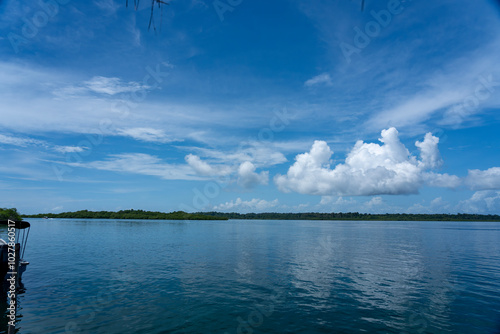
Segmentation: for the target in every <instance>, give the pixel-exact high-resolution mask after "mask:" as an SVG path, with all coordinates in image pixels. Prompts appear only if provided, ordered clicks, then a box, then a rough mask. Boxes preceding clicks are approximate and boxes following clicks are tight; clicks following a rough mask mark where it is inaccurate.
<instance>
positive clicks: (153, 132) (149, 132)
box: [117, 128, 178, 143]
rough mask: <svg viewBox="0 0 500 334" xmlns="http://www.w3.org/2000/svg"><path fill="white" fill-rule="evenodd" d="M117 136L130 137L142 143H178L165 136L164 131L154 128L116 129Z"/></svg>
mask: <svg viewBox="0 0 500 334" xmlns="http://www.w3.org/2000/svg"><path fill="white" fill-rule="evenodd" d="M117 134H118V135H121V136H126V137H131V138H134V139H136V140H140V141H144V142H156V143H171V142H174V141H178V140H176V139H173V138H171V137H170V136H168V135H167V133H166V132H165V131H164V130H161V129H154V128H126V129H118V130H117Z"/></svg>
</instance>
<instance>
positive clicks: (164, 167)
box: [67, 153, 200, 180]
mask: <svg viewBox="0 0 500 334" xmlns="http://www.w3.org/2000/svg"><path fill="white" fill-rule="evenodd" d="M67 165H68V166H72V167H83V168H91V169H99V170H106V171H112V172H123V173H133V174H142V175H151V176H157V177H160V178H162V179H165V180H200V177H197V176H196V175H193V173H192V169H191V168H190V167H189V166H187V165H180V164H167V163H164V162H162V160H161V159H159V158H158V157H155V156H152V155H149V154H143V153H124V154H113V155H110V158H109V159H107V160H102V161H92V162H88V163H68V164H67Z"/></svg>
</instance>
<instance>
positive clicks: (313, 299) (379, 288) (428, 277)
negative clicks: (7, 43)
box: [17, 219, 500, 334]
mask: <svg viewBox="0 0 500 334" xmlns="http://www.w3.org/2000/svg"><path fill="white" fill-rule="evenodd" d="M30 221H31V223H32V228H31V234H30V239H29V242H28V247H27V249H26V254H25V258H26V259H27V260H28V261H30V263H31V264H30V265H29V266H28V270H27V271H26V272H25V273H24V276H23V281H24V285H25V292H24V293H23V294H22V295H20V298H19V303H20V308H19V310H18V324H17V327H18V329H19V331H18V333H23V334H25V333H26V334H28V333H44V334H47V333H107V334H109V333H141V334H143V333H481V334H483V333H500V331H499V330H500V223H468V222H467V223H463V222H347V221H333V222H332V221H272V220H256V221H239V220H230V221H208V222H207V221H191V222H183V221H132V220H120V221H119V220H56V219H54V220H41V219H40V220H38V219H32V220H30Z"/></svg>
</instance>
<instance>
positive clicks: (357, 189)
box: [274, 128, 459, 196]
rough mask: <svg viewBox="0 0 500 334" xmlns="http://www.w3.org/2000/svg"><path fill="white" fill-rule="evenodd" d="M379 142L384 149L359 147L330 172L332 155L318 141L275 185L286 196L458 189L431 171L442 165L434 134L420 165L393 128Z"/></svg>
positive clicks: (359, 144) (422, 150) (422, 149)
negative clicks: (427, 187) (427, 185)
mask: <svg viewBox="0 0 500 334" xmlns="http://www.w3.org/2000/svg"><path fill="white" fill-rule="evenodd" d="M379 141H380V142H381V143H382V145H380V144H376V143H364V142H363V141H361V140H360V141H358V142H357V143H356V144H355V145H354V147H353V149H352V150H351V152H350V153H349V154H348V155H347V157H346V159H345V163H341V164H338V165H336V166H335V167H334V168H330V158H331V156H332V154H333V152H332V151H331V150H330V147H329V146H328V145H327V143H326V142H324V141H318V140H317V141H315V142H314V144H313V145H312V147H311V150H310V151H309V152H306V153H303V154H299V155H297V157H296V158H295V163H294V164H293V165H292V166H291V167H290V168H289V169H288V172H287V174H286V175H280V174H278V175H276V177H275V178H274V181H275V183H276V185H277V186H278V189H279V190H281V191H283V192H290V191H295V192H298V193H301V194H310V195H341V196H342V195H348V196H363V195H382V194H391V195H397V194H415V193H418V190H419V188H420V187H421V186H422V185H423V184H425V183H426V182H429V183H432V185H434V186H443V185H445V184H446V185H447V186H455V185H457V184H458V183H459V182H458V181H457V180H458V178H457V177H454V176H449V175H447V174H435V173H433V174H430V173H429V172H428V171H427V170H428V169H430V168H436V167H438V166H439V165H440V164H441V163H442V162H441V158H440V156H439V151H438V149H437V145H438V143H439V138H437V137H434V136H432V134H430V133H429V134H427V135H426V136H425V138H424V140H423V142H417V143H416V145H417V147H418V149H419V150H420V160H418V159H417V158H416V157H414V156H412V155H410V153H409V151H408V149H407V148H406V147H405V146H404V145H403V144H402V143H401V141H400V140H399V134H398V131H397V130H396V129H395V128H389V129H387V130H383V131H382V133H381V138H380V139H379Z"/></svg>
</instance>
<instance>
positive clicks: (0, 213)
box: [0, 208, 22, 221]
mask: <svg viewBox="0 0 500 334" xmlns="http://www.w3.org/2000/svg"><path fill="white" fill-rule="evenodd" d="M9 219H10V220H14V221H20V220H22V218H21V215H20V214H19V213H18V212H17V209H16V208H10V209H6V208H0V220H9Z"/></svg>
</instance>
